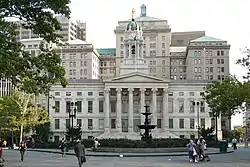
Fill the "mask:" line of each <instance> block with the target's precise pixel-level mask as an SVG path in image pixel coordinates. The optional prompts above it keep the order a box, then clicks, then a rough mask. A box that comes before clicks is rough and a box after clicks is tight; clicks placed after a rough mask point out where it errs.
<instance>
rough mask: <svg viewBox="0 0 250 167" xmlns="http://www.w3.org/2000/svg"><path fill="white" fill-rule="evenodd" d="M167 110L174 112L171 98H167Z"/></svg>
mask: <svg viewBox="0 0 250 167" xmlns="http://www.w3.org/2000/svg"><path fill="white" fill-rule="evenodd" d="M168 112H169V113H173V112H174V102H173V99H169V101H168Z"/></svg>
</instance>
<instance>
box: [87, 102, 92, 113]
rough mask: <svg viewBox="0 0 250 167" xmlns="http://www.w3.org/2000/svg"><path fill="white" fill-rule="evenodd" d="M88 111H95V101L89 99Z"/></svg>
mask: <svg viewBox="0 0 250 167" xmlns="http://www.w3.org/2000/svg"><path fill="white" fill-rule="evenodd" d="M88 113H93V101H88Z"/></svg>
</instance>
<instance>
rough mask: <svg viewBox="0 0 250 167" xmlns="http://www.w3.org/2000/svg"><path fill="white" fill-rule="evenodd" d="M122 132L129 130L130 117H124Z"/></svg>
mask: <svg viewBox="0 0 250 167" xmlns="http://www.w3.org/2000/svg"><path fill="white" fill-rule="evenodd" d="M122 132H128V119H122Z"/></svg>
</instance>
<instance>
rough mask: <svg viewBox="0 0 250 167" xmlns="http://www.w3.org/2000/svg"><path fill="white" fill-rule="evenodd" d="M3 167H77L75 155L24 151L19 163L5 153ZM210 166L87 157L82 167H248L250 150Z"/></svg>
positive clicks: (223, 157)
mask: <svg viewBox="0 0 250 167" xmlns="http://www.w3.org/2000/svg"><path fill="white" fill-rule="evenodd" d="M4 157H5V159H6V160H7V163H6V165H5V166H6V167H77V163H76V158H75V156H70V155H68V156H66V157H65V158H61V157H60V155H59V154H51V153H41V152H27V153H26V155H25V159H24V162H23V163H21V162H20V154H19V152H18V151H13V150H5V152H4ZM211 159H212V161H211V162H209V163H199V164H193V163H189V162H188V159H187V157H183V156H181V157H137V158H131V157H124V158H119V157H87V163H86V164H85V167H97V166H100V167H166V166H168V167H193V166H197V167H218V166H220V167H249V164H250V148H249V149H245V148H239V150H237V151H236V152H234V153H231V154H220V155H212V156H211Z"/></svg>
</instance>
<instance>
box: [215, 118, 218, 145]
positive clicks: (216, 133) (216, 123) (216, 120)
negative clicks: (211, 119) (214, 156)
mask: <svg viewBox="0 0 250 167" xmlns="http://www.w3.org/2000/svg"><path fill="white" fill-rule="evenodd" d="M215 140H216V142H218V116H216V117H215Z"/></svg>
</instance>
